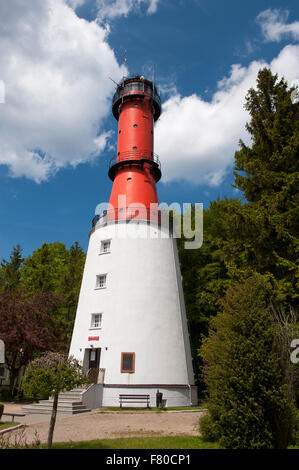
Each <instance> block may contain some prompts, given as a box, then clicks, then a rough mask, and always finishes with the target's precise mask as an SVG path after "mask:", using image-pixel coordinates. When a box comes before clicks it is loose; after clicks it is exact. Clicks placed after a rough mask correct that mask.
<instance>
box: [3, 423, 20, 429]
mask: <svg viewBox="0 0 299 470" xmlns="http://www.w3.org/2000/svg"><path fill="white" fill-rule="evenodd" d="M18 424H20V423H16V422H15V421H14V422H12V421H3V422H0V431H3V429H7V428H11V427H12V426H17V425H18Z"/></svg>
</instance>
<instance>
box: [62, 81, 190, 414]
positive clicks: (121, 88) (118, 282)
mask: <svg viewBox="0 0 299 470" xmlns="http://www.w3.org/2000/svg"><path fill="white" fill-rule="evenodd" d="M112 113H113V116H114V117H115V119H116V120H117V121H118V135H117V137H118V138H117V152H116V156H115V157H113V158H112V160H111V161H110V165H109V170H108V174H109V177H110V179H111V181H112V182H113V185H112V191H111V195H110V200H109V204H108V206H107V208H106V209H105V210H103V211H102V212H101V213H99V214H97V215H96V217H95V218H94V219H93V222H92V228H91V231H90V233H89V246H88V251H87V256H86V262H85V267H84V273H83V278H82V284H81V290H80V296H79V301H78V307H77V313H76V318H75V324H74V330H73V335H72V341H71V346H70V355H73V356H74V357H76V358H77V359H78V360H79V361H80V362H81V364H82V366H83V369H84V371H85V372H86V373H88V374H89V376H90V377H92V380H91V381H92V382H94V383H95V384H96V385H97V387H98V389H99V388H100V395H101V398H100V406H119V404H120V399H121V397H122V396H127V397H133V399H132V406H145V405H144V403H143V402H142V399H141V398H140V397H142V396H143V397H144V396H146V397H148V400H149V406H156V396H157V392H159V394H161V393H162V397H163V404H164V406H166V407H167V406H188V405H194V404H196V403H197V388H196V386H195V385H194V375H193V367H192V357H191V351H190V341H189V333H188V326H187V319H186V312H185V305H184V295H183V289H182V281H181V273H180V265H179V259H178V252H177V246H176V239H175V238H174V237H173V235H172V232H171V230H170V229H169V227H168V225H167V224H163V223H162V219H161V212H160V210H159V201H158V194H157V188H156V184H157V182H158V181H159V180H160V179H161V175H162V173H161V165H160V160H159V158H158V156H157V155H156V154H155V153H154V123H155V121H156V120H157V119H158V118H159V116H160V114H161V100H160V97H159V95H158V93H157V90H156V87H155V85H154V83H153V82H152V81H151V80H148V79H146V78H145V77H142V76H141V77H140V76H138V75H137V76H133V77H129V78H124V79H123V80H122V82H121V83H120V84H119V85H118V86H117V89H116V92H115V94H114V97H113V100H112ZM92 372H93V373H92ZM160 396H161V395H160ZM134 397H135V398H136V400H135V402H136V403H134V404H133V401H134ZM130 400H131V399H130V398H128V402H130ZM97 403H98V404H99V402H98V401H97ZM130 403H131V402H130Z"/></svg>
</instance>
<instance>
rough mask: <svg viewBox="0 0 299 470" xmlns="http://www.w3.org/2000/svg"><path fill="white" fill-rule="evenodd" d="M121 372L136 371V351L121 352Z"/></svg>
mask: <svg viewBox="0 0 299 470" xmlns="http://www.w3.org/2000/svg"><path fill="white" fill-rule="evenodd" d="M121 372H130V373H132V372H135V353H133V352H122V353H121Z"/></svg>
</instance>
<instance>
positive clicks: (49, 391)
mask: <svg viewBox="0 0 299 470" xmlns="http://www.w3.org/2000/svg"><path fill="white" fill-rule="evenodd" d="M84 383H86V377H85V376H84V375H83V372H82V367H81V366H80V364H79V362H78V361H77V360H76V359H74V358H73V357H69V358H68V357H67V355H65V354H62V353H57V352H47V353H45V354H44V355H43V356H41V357H39V358H37V359H35V360H34V361H32V362H31V363H30V364H29V366H28V367H27V369H26V373H25V375H24V377H23V382H22V384H23V390H24V394H25V395H27V396H33V394H35V393H38V394H41V395H53V408H52V414H51V419H50V424H49V433H48V448H49V449H50V448H51V447H52V441H53V433H54V427H55V422H56V415H57V407H58V395H59V393H60V392H61V391H64V390H65V391H67V390H72V389H73V388H74V387H78V386H80V385H83V384H84Z"/></svg>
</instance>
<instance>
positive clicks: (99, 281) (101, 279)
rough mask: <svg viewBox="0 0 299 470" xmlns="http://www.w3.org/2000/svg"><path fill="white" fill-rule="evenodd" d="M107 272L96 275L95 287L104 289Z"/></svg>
mask: <svg viewBox="0 0 299 470" xmlns="http://www.w3.org/2000/svg"><path fill="white" fill-rule="evenodd" d="M106 278H107V274H99V275H97V277H96V289H104V287H106Z"/></svg>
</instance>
